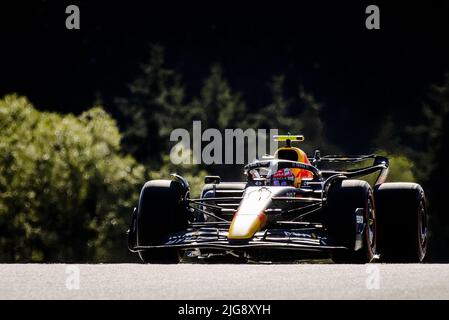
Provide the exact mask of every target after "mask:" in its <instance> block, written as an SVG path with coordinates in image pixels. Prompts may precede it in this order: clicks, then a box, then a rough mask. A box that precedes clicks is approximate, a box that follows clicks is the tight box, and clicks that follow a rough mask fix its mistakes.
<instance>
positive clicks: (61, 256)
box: [0, 95, 144, 261]
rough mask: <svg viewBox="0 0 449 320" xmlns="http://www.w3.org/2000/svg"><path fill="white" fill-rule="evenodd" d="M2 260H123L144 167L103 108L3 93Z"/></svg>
mask: <svg viewBox="0 0 449 320" xmlns="http://www.w3.org/2000/svg"><path fill="white" fill-rule="evenodd" d="M0 127H1V128H2V130H1V131H0V230H1V232H0V260H2V261H110V260H123V259H126V250H125V246H124V243H125V237H124V231H125V230H126V228H127V224H128V220H129V217H130V214H131V210H132V208H133V206H134V205H135V203H136V201H137V195H138V188H139V187H140V185H141V184H142V183H143V174H144V170H143V167H142V166H140V165H139V164H137V163H136V161H135V160H134V159H133V158H131V157H130V156H123V155H122V154H121V150H120V133H119V131H118V128H117V125H116V123H115V121H114V120H113V119H112V118H111V117H110V116H109V115H108V114H107V113H106V112H105V111H103V109H102V108H100V107H95V108H93V109H91V110H88V111H86V112H84V113H83V114H81V115H80V116H78V117H76V116H74V115H71V114H69V115H65V116H62V115H58V114H55V113H47V112H40V111H38V110H36V109H35V108H34V107H33V106H32V105H31V103H30V102H29V101H28V100H27V99H26V98H24V97H18V96H16V95H10V96H6V97H4V98H3V99H2V100H0Z"/></svg>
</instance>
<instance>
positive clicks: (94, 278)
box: [0, 264, 449, 299]
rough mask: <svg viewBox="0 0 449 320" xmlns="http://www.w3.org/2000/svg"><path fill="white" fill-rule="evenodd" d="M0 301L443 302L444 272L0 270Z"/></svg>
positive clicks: (185, 267) (392, 268) (389, 268)
mask: <svg viewBox="0 0 449 320" xmlns="http://www.w3.org/2000/svg"><path fill="white" fill-rule="evenodd" d="M73 267H75V268H73ZM76 268H79V269H76ZM76 270H79V274H80V277H79V289H78V290H77V289H76V284H77V282H76ZM376 275H378V276H379V277H378V278H376ZM377 280H378V281H377ZM67 284H68V285H69V287H71V288H73V286H74V288H75V289H72V290H69V289H68V288H67ZM377 287H378V288H377ZM0 299H449V265H444V264H421V265H417V264H408V265H400V264H391V265H385V264H370V265H332V264H273V265H262V264H212V265H205V264H180V265H142V264H104V265H101V264H100V265H83V264H81V265H65V264H1V265H0Z"/></svg>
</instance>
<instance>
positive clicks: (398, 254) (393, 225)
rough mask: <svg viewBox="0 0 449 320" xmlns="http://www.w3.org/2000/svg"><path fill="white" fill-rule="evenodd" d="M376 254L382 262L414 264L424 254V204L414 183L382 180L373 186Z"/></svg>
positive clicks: (424, 201) (420, 193)
mask: <svg viewBox="0 0 449 320" xmlns="http://www.w3.org/2000/svg"><path fill="white" fill-rule="evenodd" d="M374 199H375V201H376V208H377V216H378V230H379V253H380V259H381V261H383V262H399V263H416V262H421V261H423V259H424V258H425V256H426V252H427V245H428V235H427V231H428V230H427V206H426V198H425V195H424V190H423V188H422V187H421V186H420V185H419V184H417V183H405V182H394V183H383V184H381V185H379V186H377V187H376V188H375V189H374Z"/></svg>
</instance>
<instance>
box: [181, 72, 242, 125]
mask: <svg viewBox="0 0 449 320" xmlns="http://www.w3.org/2000/svg"><path fill="white" fill-rule="evenodd" d="M190 110H191V111H190V117H189V118H190V120H201V121H202V124H203V127H204V128H216V129H219V130H224V129H226V128H238V127H241V126H242V124H244V121H245V115H246V106H245V103H244V102H243V101H242V98H241V96H240V94H237V93H234V92H233V91H232V89H231V87H230V85H229V83H228V82H227V80H226V79H225V78H224V77H223V71H222V69H221V67H220V66H219V65H214V66H212V67H211V70H210V74H209V76H208V77H207V78H206V79H205V80H204V83H203V87H202V88H201V92H200V96H199V98H195V99H193V101H192V103H191V105H190Z"/></svg>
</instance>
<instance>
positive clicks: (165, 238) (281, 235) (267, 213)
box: [128, 135, 427, 263]
mask: <svg viewBox="0 0 449 320" xmlns="http://www.w3.org/2000/svg"><path fill="white" fill-rule="evenodd" d="M275 139H276V140H277V141H284V142H286V146H285V147H281V148H279V149H278V150H277V151H276V153H275V154H274V156H265V157H263V158H261V159H259V160H256V161H254V162H252V163H250V164H248V165H246V166H245V174H246V176H247V181H246V182H232V183H229V182H226V183H224V182H221V181H220V177H218V176H208V177H206V179H205V186H204V187H203V189H202V193H201V197H200V198H198V199H192V198H190V196H189V184H188V182H187V181H186V180H185V179H184V178H183V177H181V176H179V175H176V174H174V175H172V176H173V178H174V179H173V180H152V181H148V182H147V183H145V185H144V186H143V188H142V191H141V194H140V199H139V204H138V206H137V208H135V209H134V213H133V216H132V222H131V226H130V229H129V231H128V247H129V249H130V250H131V251H133V252H138V253H139V256H140V258H141V259H142V261H143V262H147V263H178V262H179V261H180V257H181V253H182V252H185V251H186V250H187V251H192V250H194V251H196V252H200V254H201V255H207V254H213V253H214V252H217V251H219V252H228V253H231V254H234V255H239V256H244V257H251V258H254V259H257V258H258V257H267V256H270V255H273V256H275V255H277V256H283V257H287V258H288V259H295V258H296V257H300V256H301V255H304V254H306V253H310V252H320V253H321V254H325V255H327V256H329V255H328V254H330V257H331V258H332V260H333V261H334V262H336V263H367V262H371V261H372V260H373V259H377V258H380V259H381V261H385V262H393V261H396V262H420V261H422V260H423V258H424V256H425V254H426V248H427V222H426V220H427V209H426V201H425V197H424V191H423V189H422V188H421V186H420V185H418V184H416V183H402V182H395V183H385V182H384V181H385V180H386V178H387V174H388V168H389V161H388V159H387V158H385V157H381V156H376V155H364V156H320V152H319V151H318V150H317V151H315V154H314V156H313V158H312V157H310V158H311V159H312V161H311V162H310V161H309V158H308V157H307V155H306V154H305V153H304V151H303V150H301V149H299V148H296V147H292V145H291V143H292V141H302V140H303V139H304V137H303V136H292V135H287V136H275ZM368 161H369V162H372V164H371V165H369V166H365V167H362V168H360V164H361V163H362V162H368ZM342 164H353V165H355V166H358V167H359V168H355V169H353V168H352V169H344V170H343V169H339V170H337V169H335V167H338V166H341V165H342ZM326 166H328V167H329V166H330V167H332V168H333V169H324V167H326ZM372 174H374V175H375V182H374V183H373V187H371V186H370V184H369V183H368V182H366V181H364V180H356V179H357V178H360V177H367V176H370V175H372ZM279 253H281V254H279Z"/></svg>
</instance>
